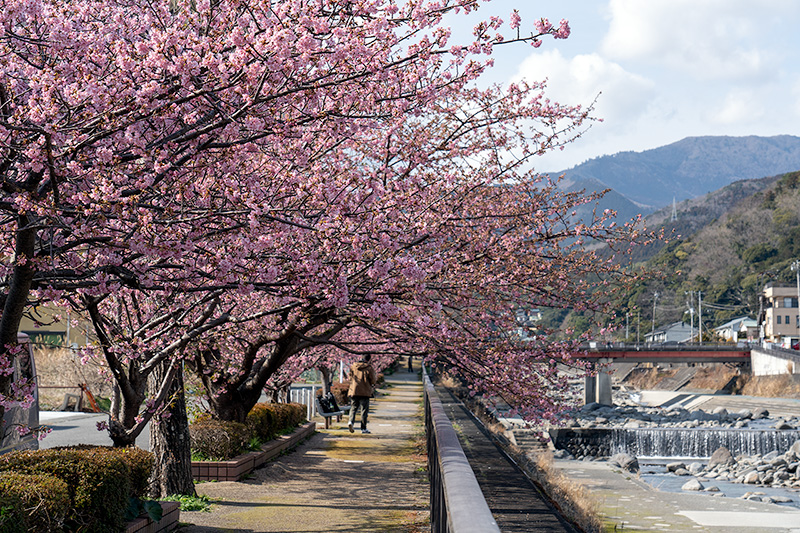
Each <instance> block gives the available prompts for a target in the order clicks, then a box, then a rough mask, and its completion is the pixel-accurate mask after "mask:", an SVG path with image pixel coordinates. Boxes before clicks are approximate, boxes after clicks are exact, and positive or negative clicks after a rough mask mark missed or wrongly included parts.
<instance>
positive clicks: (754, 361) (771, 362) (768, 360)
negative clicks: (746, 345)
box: [750, 348, 800, 376]
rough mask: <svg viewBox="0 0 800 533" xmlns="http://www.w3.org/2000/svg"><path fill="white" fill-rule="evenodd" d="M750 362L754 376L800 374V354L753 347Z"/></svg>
mask: <svg viewBox="0 0 800 533" xmlns="http://www.w3.org/2000/svg"><path fill="white" fill-rule="evenodd" d="M750 363H751V368H752V371H753V375H754V376H774V375H777V374H800V354H798V355H795V356H792V355H788V354H787V355H784V354H781V353H779V352H777V351H774V350H769V351H767V350H760V349H758V348H753V349H752V351H751V352H750Z"/></svg>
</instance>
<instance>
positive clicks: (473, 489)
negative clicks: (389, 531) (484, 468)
mask: <svg viewBox="0 0 800 533" xmlns="http://www.w3.org/2000/svg"><path fill="white" fill-rule="evenodd" d="M422 379H423V383H424V385H425V430H426V433H427V437H428V476H429V477H430V482H431V531H432V532H433V533H499V532H500V528H498V527H497V523H496V522H495V520H494V518H493V517H492V512H491V511H490V510H489V505H488V504H487V503H486V499H485V498H484V497H483V493H482V492H481V488H480V486H479V485H478V480H477V479H475V474H474V473H473V472H472V467H471V466H470V464H469V461H468V460H467V457H466V456H465V455H464V450H462V449H461V444H459V442H458V436H457V435H456V432H455V429H453V425H452V424H451V423H450V419H449V418H447V413H445V410H444V407H442V402H441V401H440V400H439V397H438V396H437V394H436V391H435V390H434V389H433V384H432V383H431V380H430V379H429V378H428V376H427V374H426V373H425V372H424V371H423V376H422Z"/></svg>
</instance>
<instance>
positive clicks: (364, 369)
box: [347, 361, 378, 397]
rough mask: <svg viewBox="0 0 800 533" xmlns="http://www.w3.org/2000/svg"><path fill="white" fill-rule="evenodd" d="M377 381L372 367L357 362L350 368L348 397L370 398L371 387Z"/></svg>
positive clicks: (362, 362)
mask: <svg viewBox="0 0 800 533" xmlns="http://www.w3.org/2000/svg"><path fill="white" fill-rule="evenodd" d="M377 381H378V377H377V375H376V374H375V369H374V368H372V365H371V364H369V363H365V362H364V361H359V362H357V363H353V364H352V365H351V366H350V390H349V391H348V393H347V394H348V395H349V396H350V397H353V396H372V387H373V385H375V383H376V382H377Z"/></svg>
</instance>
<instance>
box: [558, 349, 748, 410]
mask: <svg viewBox="0 0 800 533" xmlns="http://www.w3.org/2000/svg"><path fill="white" fill-rule="evenodd" d="M573 355H574V356H575V357H576V358H577V359H584V360H589V361H596V362H598V363H613V362H626V363H746V364H750V362H751V350H750V347H749V346H735V345H731V344H666V345H665V344H613V345H609V344H601V343H590V344H589V345H585V346H582V347H581V350H580V351H578V352H576V353H575V354H573ZM583 394H584V401H585V402H586V403H590V402H598V403H601V404H604V405H611V404H612V400H611V376H610V375H609V373H608V370H607V369H605V368H601V369H600V370H599V371H598V372H597V374H596V375H594V376H592V375H587V376H586V382H585V387H584V392H583Z"/></svg>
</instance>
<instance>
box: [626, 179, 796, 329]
mask: <svg viewBox="0 0 800 533" xmlns="http://www.w3.org/2000/svg"><path fill="white" fill-rule="evenodd" d="M765 184H766V185H767V187H766V188H764V189H763V190H758V191H756V192H755V193H753V194H751V195H749V196H746V197H745V198H743V199H740V200H738V201H736V202H735V203H734V205H733V207H732V208H730V209H729V210H726V211H724V212H723V213H720V214H719V215H718V216H715V214H716V211H715V207H714V206H717V207H718V208H722V207H724V205H725V204H724V202H723V199H724V198H726V197H728V198H736V197H737V196H738V195H740V194H741V193H742V192H743V191H746V190H748V189H752V188H756V189H758V188H759V186H760V185H765ZM710 196H711V200H712V201H710V202H706V203H705V204H697V205H695V206H691V205H689V206H688V207H689V208H688V209H687V210H679V212H678V216H679V221H680V222H679V223H678V224H677V225H678V226H684V227H686V228H688V229H690V230H691V229H692V225H693V224H698V225H699V224H701V221H702V220H703V218H707V217H709V216H715V219H714V220H712V221H710V223H708V224H706V225H703V226H702V227H700V228H699V229H698V230H697V231H696V232H694V233H689V232H688V231H687V234H686V235H684V236H681V237H680V238H675V239H673V240H672V241H671V242H669V243H668V244H666V245H665V246H664V247H663V248H662V249H661V250H660V251H659V252H658V254H657V255H656V256H655V257H653V258H652V259H651V260H650V261H649V262H648V265H649V266H650V267H651V268H652V269H654V270H657V271H659V272H661V273H662V274H663V276H664V277H663V279H651V280H648V281H647V282H643V283H642V284H640V286H639V288H638V289H637V291H636V292H635V294H632V295H631V296H630V298H629V300H628V303H627V305H628V308H631V309H632V308H635V307H638V309H639V310H640V315H641V316H642V317H647V319H648V320H651V319H652V309H653V294H654V293H655V292H659V295H660V296H659V299H658V301H657V302H656V324H666V323H670V322H674V321H677V320H680V319H681V318H684V319H686V320H687V321H688V317H689V315H688V313H687V310H688V305H687V301H688V300H689V296H688V295H687V293H688V292H689V291H701V292H702V293H703V301H704V311H703V313H704V325H707V326H712V327H713V326H715V325H719V324H720V323H723V322H725V321H726V320H728V319H730V318H733V317H736V316H741V315H750V316H752V317H755V315H756V313H757V312H758V294H759V292H760V290H761V288H762V287H763V285H764V284H765V283H767V282H769V281H781V282H787V283H789V282H794V280H795V278H794V273H793V272H791V271H790V269H789V265H790V264H791V262H792V261H793V260H795V259H798V258H800V172H793V173H789V174H785V175H783V176H780V177H777V178H769V179H765V180H756V181H755V182H751V183H741V184H734V185H733V186H730V187H726V188H725V189H723V190H722V191H720V193H719V194H717V195H710ZM703 206H704V207H703ZM670 211H671V210H670ZM654 220H655V219H654ZM695 305H696V304H695Z"/></svg>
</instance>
